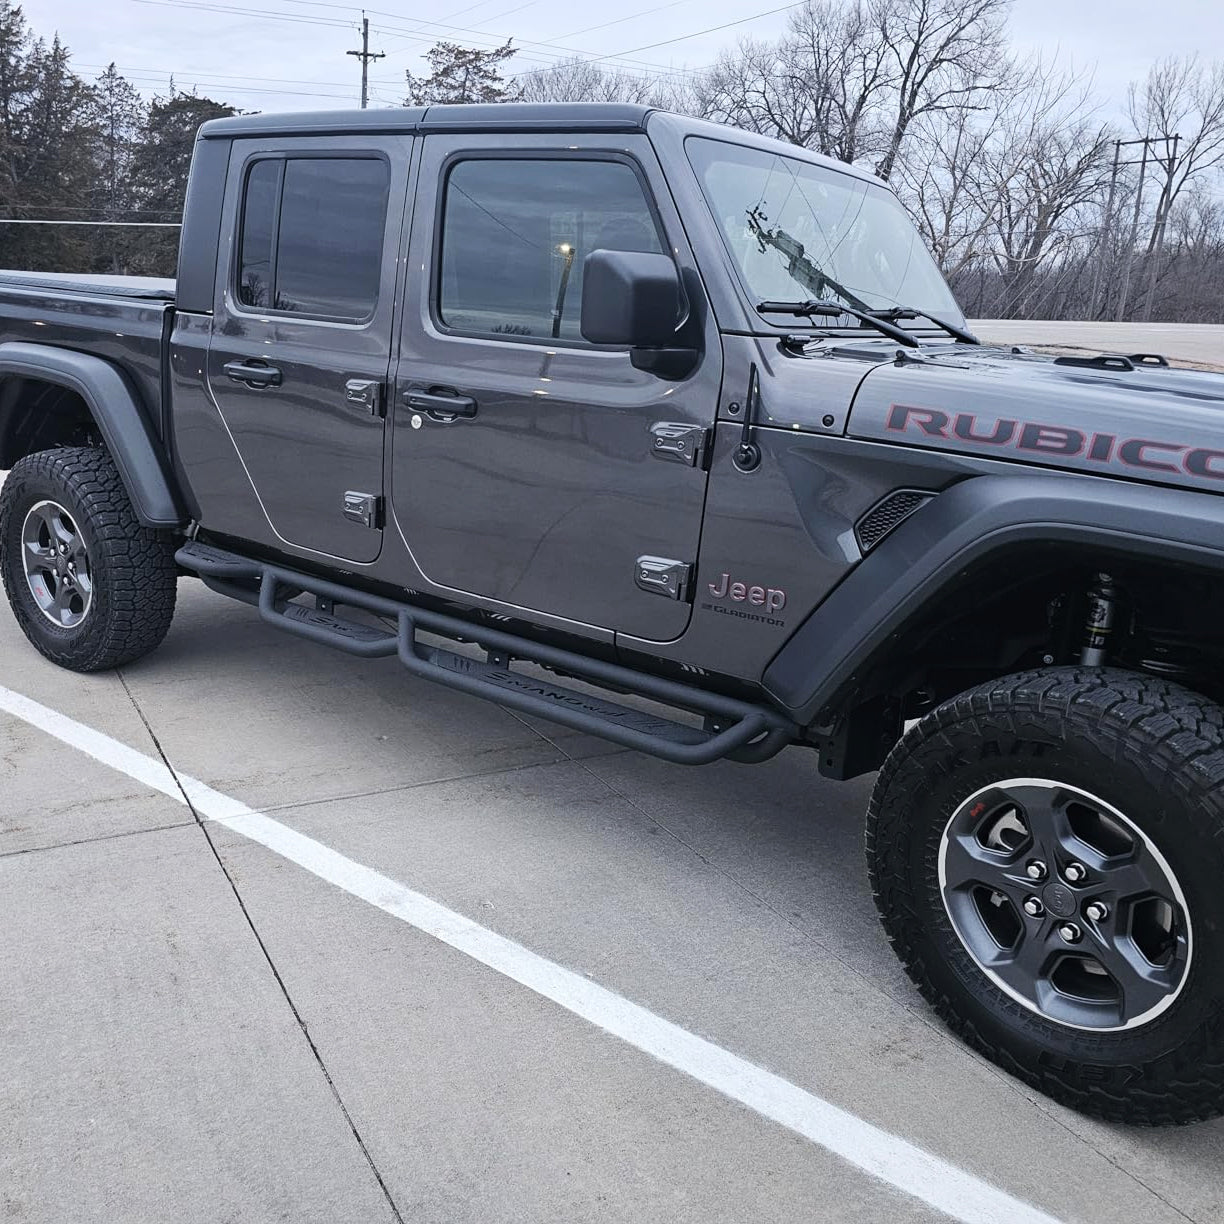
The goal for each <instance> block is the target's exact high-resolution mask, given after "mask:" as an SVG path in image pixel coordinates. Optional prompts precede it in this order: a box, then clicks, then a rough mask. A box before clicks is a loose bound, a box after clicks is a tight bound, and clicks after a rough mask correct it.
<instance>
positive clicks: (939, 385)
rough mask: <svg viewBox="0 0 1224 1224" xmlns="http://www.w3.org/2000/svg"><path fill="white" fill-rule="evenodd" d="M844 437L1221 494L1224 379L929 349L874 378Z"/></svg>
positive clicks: (1157, 363)
mask: <svg viewBox="0 0 1224 1224" xmlns="http://www.w3.org/2000/svg"><path fill="white" fill-rule="evenodd" d="M893 351H894V353H895V351H896V350H895V347H894V349H893ZM846 432H847V434H848V436H850V437H853V438H864V439H874V440H878V441H886V442H891V443H895V444H900V445H903V446H918V447H923V448H925V449H934V450H947V451H955V452H957V453H960V454H966V455H976V456H980V457H982V458H991V459H1006V460H1010V461H1012V462H1015V463H1025V464H1037V465H1042V466H1047V467H1059V468H1070V469H1072V470H1074V471H1078V472H1088V473H1096V474H1099V475H1108V476H1115V477H1123V478H1127V479H1132V480H1144V481H1148V482H1152V483H1157V484H1168V485H1180V486H1182V487H1184V488H1192V489H1209V490H1211V491H1213V492H1220V493H1224V374H1207V373H1201V372H1199V371H1195V370H1174V369H1171V368H1169V367H1168V366H1167V365H1165V364H1163V362H1162V359H1159V358H1150V357H1149V358H1146V359H1145V358H1140V357H1135V358H1130V359H1128V358H1118V357H1096V358H1093V357H1075V358H1053V357H1044V356H1039V355H1037V354H1035V353H1028V352H1025V351H1024V350H1018V349H1009V348H996V347H988V346H985V345H983V346H982V347H981V348H968V347H964V346H956V347H952V346H939V347H931V348H925V347H924V348H923V349H921V350H916V351H914V352H913V354H912V355H911V354H909V353H903V354H901V355H900V356H899V357H898V358H897V359H895V360H893V361H891V362H888V363H887V364H882V365H874V366H872V368H871V369H869V370H868V372H867V374H866V377H865V378H864V379H863V381H862V383H861V384H860V386H859V389H858V393H857V394H856V395H855V397H854V402H853V405H852V408H851V412H850V419H849V423H848V427H847V431H846Z"/></svg>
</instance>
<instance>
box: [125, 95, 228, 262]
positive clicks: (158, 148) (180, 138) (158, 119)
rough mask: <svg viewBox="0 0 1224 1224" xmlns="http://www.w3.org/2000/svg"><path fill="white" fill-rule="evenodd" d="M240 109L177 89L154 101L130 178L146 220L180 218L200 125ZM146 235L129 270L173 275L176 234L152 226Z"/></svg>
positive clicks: (176, 244)
mask: <svg viewBox="0 0 1224 1224" xmlns="http://www.w3.org/2000/svg"><path fill="white" fill-rule="evenodd" d="M237 113H238V112H237V111H236V110H235V109H234V108H233V107H232V106H226V105H225V104H224V103H223V102H214V101H213V100H212V99H211V98H202V97H200V96H199V95H198V94H195V93H179V92H177V91H175V90H174V89H173V88H172V89H171V92H170V94H169V95H168V96H167V97H158V98H154V99H153V101H152V103H151V104H150V105H149V109H148V113H147V115H146V117H145V122H144V127H143V129H142V130H141V132H140V138H139V144H138V147H137V149H136V151H135V154H134V156H133V158H132V181H133V182H134V183H135V184H136V195H137V202H138V204H139V207H140V208H141V209H142V212H141V218H142V219H144V220H150V221H174V220H178V219H179V217H180V216H181V214H182V211H183V201H184V199H185V198H186V195H187V175H188V172H189V171H190V169H191V154H192V151H193V150H194V148H195V138H196V132H197V131H198V130H199V127H200V124H202V123H206V122H207V121H208V120H209V119H222V118H224V117H226V116H227V115H234V114H237ZM142 233H143V234H144V236H143V238H142V241H141V249H140V254H139V256H138V257H137V258H136V259H135V260H134V262H133V266H132V269H131V270H132V271H133V272H139V273H141V274H144V275H149V276H172V275H173V274H174V267H175V261H176V256H177V251H178V234H177V232H176V231H174V230H156V229H153V230H148V231H147V232H146V231H142Z"/></svg>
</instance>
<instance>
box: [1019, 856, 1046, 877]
mask: <svg viewBox="0 0 1224 1224" xmlns="http://www.w3.org/2000/svg"><path fill="white" fill-rule="evenodd" d="M1024 870H1025V872H1027V874H1028V878H1029V879H1030V880H1044V879H1045V878H1046V875H1047V874H1048V872H1047V870H1046V865H1045V864H1044V863H1043V862H1042V861H1041V860H1040V859H1030V860H1029V861H1028V863H1026V864H1025V868H1024Z"/></svg>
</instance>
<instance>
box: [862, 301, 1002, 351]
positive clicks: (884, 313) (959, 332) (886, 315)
mask: <svg viewBox="0 0 1224 1224" xmlns="http://www.w3.org/2000/svg"><path fill="white" fill-rule="evenodd" d="M871 313H872V314H873V315H874V316H875V317H876V318H877V319H887V320H888V321H889V322H890V323H896V322H897V321H898V320H899V319H926V320H928V321H929V322H931V323H934V324H935V326H936V327H939V328H942V329H943V330H944V331H946V332H947V333H948V335H949V336H955V337H956V339H957V340H961V341H963V342H964V343H965V344H981V343H982V342H981V340H979V339H978V338H977V336H975V335H974V334H973V333H972V332H971V331H969V330H968V329H966V328H964V327H959V326H957V324H955V323H949V322H948V321H947V319H941V318H940V317H939V316H938V315H933V314H931V313H930V312H929V311H926V310H918V309H917V308H916V307H914V306H890V307H889V308H888V309H887V310H873V311H871Z"/></svg>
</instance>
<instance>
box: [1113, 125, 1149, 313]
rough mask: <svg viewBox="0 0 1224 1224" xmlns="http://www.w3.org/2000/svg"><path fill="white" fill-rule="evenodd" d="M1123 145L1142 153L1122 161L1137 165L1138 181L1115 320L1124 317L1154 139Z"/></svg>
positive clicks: (1126, 163)
mask: <svg viewBox="0 0 1224 1224" xmlns="http://www.w3.org/2000/svg"><path fill="white" fill-rule="evenodd" d="M1120 143H1121V144H1124V145H1142V146H1143V155H1142V157H1141V158H1140V159H1139V161H1138V163H1135V162H1134V161H1127V162H1122V163H1121V164H1122V165H1124V166H1133V165H1136V164H1138V166H1139V183H1138V185H1137V186H1136V188H1135V211H1134V215H1133V216H1132V217H1131V225H1130V238H1129V239H1128V240H1127V243H1126V263H1125V266H1124V268H1123V270H1122V289H1121V292H1120V293H1119V294H1118V309H1117V311H1116V313H1115V314H1114V318H1115V320H1118V321H1121V320H1122V319H1124V318H1125V317H1126V299H1127V297H1128V296H1129V294H1130V282H1131V264H1132V263H1134V261H1135V240H1136V239H1137V238H1138V237H1139V214H1140V212H1141V211H1142V208H1143V182H1144V179H1145V178H1146V177H1147V165H1148V156H1149V154H1150V153H1151V146H1152V145H1153V144H1154V143H1155V140H1154V138H1153V137H1151V136H1141V137H1139V139H1138V140H1123V141H1121V142H1120Z"/></svg>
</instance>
